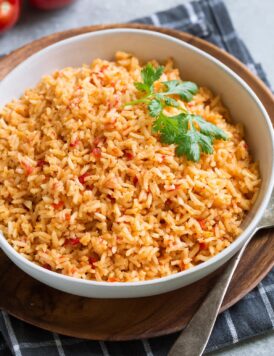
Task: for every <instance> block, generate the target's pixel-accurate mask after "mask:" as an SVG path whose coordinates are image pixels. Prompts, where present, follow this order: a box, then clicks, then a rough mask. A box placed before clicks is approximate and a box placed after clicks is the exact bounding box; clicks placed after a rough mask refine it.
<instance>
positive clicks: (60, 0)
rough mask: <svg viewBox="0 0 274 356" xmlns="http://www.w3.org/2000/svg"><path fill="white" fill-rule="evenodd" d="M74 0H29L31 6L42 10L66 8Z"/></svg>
mask: <svg viewBox="0 0 274 356" xmlns="http://www.w3.org/2000/svg"><path fill="white" fill-rule="evenodd" d="M73 1H74V0H30V3H31V5H32V6H34V7H36V8H37V9H42V10H53V9H58V8H60V7H63V6H66V5H68V4H70V3H72V2H73Z"/></svg>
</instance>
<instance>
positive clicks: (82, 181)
mask: <svg viewBox="0 0 274 356" xmlns="http://www.w3.org/2000/svg"><path fill="white" fill-rule="evenodd" d="M88 176H90V173H88V172H86V173H84V174H82V175H81V176H79V177H78V180H79V182H80V183H81V184H84V183H85V180H86V178H87V177H88Z"/></svg>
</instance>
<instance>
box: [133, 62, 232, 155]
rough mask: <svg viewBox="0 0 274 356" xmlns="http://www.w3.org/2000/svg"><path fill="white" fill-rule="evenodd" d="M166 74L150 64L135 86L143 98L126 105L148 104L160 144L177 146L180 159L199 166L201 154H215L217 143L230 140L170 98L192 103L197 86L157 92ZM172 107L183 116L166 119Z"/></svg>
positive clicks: (174, 84) (169, 86)
mask: <svg viewBox="0 0 274 356" xmlns="http://www.w3.org/2000/svg"><path fill="white" fill-rule="evenodd" d="M163 71H164V67H162V66H159V67H157V68H154V67H153V66H152V65H151V64H147V65H146V66H145V67H144V68H143V69H142V71H141V76H142V79H143V82H136V83H134V85H135V87H136V88H137V89H138V90H139V91H141V92H143V93H144V96H143V97H142V98H141V99H138V100H135V101H131V102H129V103H127V104H126V105H135V104H139V103H144V104H147V108H148V111H149V113H150V115H151V116H152V117H154V118H155V121H154V122H153V126H152V131H153V132H154V133H158V134H159V135H160V140H161V142H162V143H166V144H176V155H177V156H183V155H184V156H186V158H187V159H188V160H191V161H194V162H197V161H199V160H200V155H201V152H204V153H207V154H212V153H213V142H214V140H215V139H219V140H227V139H228V136H227V134H226V133H225V132H224V131H223V130H221V129H220V128H218V127H217V126H216V125H214V124H211V123H209V122H207V121H205V120H204V119H203V118H202V117H201V116H198V115H193V114H191V113H189V112H188V111H187V110H186V108H185V107H184V106H182V105H181V103H180V102H179V101H177V100H176V99H174V97H170V95H178V96H179V97H180V98H181V99H182V100H183V101H186V102H189V101H191V100H192V98H193V95H195V94H196V93H197V91H198V87H197V85H196V84H195V83H192V82H181V81H179V80H170V81H166V82H161V84H163V86H164V89H165V90H164V91H162V92H155V90H154V83H155V82H156V81H157V80H159V79H160V77H161V75H162V73H163ZM170 106H171V107H175V108H177V109H179V110H181V112H180V113H179V114H178V115H175V116H167V115H165V113H164V109H165V108H166V107H170Z"/></svg>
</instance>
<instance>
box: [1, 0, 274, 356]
mask: <svg viewBox="0 0 274 356" xmlns="http://www.w3.org/2000/svg"><path fill="white" fill-rule="evenodd" d="M137 21H138V22H140V23H146V24H154V25H157V26H165V27H171V28H175V29H177V30H183V31H186V32H189V33H192V34H194V35H196V36H199V37H202V38H204V39H206V40H208V41H210V42H213V43H215V44H216V45H217V46H219V47H221V48H223V49H224V50H226V51H228V52H230V53H231V54H233V55H234V56H235V57H237V58H238V59H239V60H241V61H242V62H243V63H245V64H246V65H247V66H248V67H249V68H250V69H251V70H252V71H253V72H254V73H255V74H257V75H258V76H259V77H260V78H261V79H262V80H263V81H264V82H265V83H266V84H267V85H269V83H268V81H267V78H266V75H265V73H264V71H263V69H262V67H261V65H260V64H258V63H256V62H254V60H253V59H252V57H251V55H250V53H249V51H248V50H247V48H246V46H245V45H244V43H243V42H242V41H241V39H240V38H239V37H238V35H237V33H236V32H235V29H234V27H233V25H232V23H231V19H230V17H229V14H228V12H227V9H226V7H225V5H224V4H223V2H222V1H219V0H201V1H194V2H191V3H188V4H186V5H181V6H178V7H176V8H172V9H170V10H167V11H162V12H159V13H156V14H153V15H151V16H149V17H146V18H142V19H138V20H137ZM135 22H136V20H135ZM272 329H274V270H272V272H270V273H269V274H268V276H267V277H266V278H265V279H264V280H263V281H262V282H261V283H260V284H259V285H258V286H257V288H255V289H254V290H253V291H252V292H251V293H249V294H248V295H247V296H246V297H244V298H243V299H242V300H241V301H240V302H238V303H237V304H236V305H234V306H233V307H232V308H230V309H229V310H227V311H225V312H224V313H222V314H221V315H220V316H219V317H218V319H217V323H216V325H215V328H214V331H213V333H212V336H211V338H210V341H209V344H208V346H207V349H206V353H208V352H210V351H213V350H218V349H221V348H223V347H225V346H228V345H231V344H235V343H237V342H239V341H241V340H244V339H247V338H250V337H252V336H255V335H259V334H262V333H265V332H267V331H269V330H272ZM177 336H178V334H172V335H168V336H163V337H159V338H155V339H150V340H140V341H128V342H98V341H86V340H81V339H74V338H71V337H66V336H62V335H57V334H52V333H50V332H47V331H44V330H41V329H38V328H36V327H33V326H31V325H28V324H26V323H24V322H21V321H19V320H17V319H15V318H13V317H11V316H9V315H8V314H7V313H6V312H4V311H2V312H1V313H0V356H9V355H12V354H13V355H16V356H36V355H39V356H44V355H45V356H55V355H59V356H73V355H77V356H78V355H83V356H84V355H95V356H96V355H98V356H99V355H104V356H109V355H110V356H128V355H130V356H134V355H138V356H139V355H140V356H142V355H146V356H164V355H167V353H168V351H169V349H170V347H171V345H172V344H173V342H174V341H175V339H176V338H177ZM270 353H271V351H270Z"/></svg>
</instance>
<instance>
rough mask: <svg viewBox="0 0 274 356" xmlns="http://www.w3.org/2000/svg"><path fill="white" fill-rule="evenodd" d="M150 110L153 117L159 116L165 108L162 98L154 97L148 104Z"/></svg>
mask: <svg viewBox="0 0 274 356" xmlns="http://www.w3.org/2000/svg"><path fill="white" fill-rule="evenodd" d="M148 110H149V113H150V115H151V116H152V117H157V116H159V115H160V113H161V111H162V110H163V105H162V103H161V101H160V100H157V99H153V100H152V101H151V102H150V103H149V104H148Z"/></svg>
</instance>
